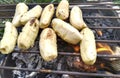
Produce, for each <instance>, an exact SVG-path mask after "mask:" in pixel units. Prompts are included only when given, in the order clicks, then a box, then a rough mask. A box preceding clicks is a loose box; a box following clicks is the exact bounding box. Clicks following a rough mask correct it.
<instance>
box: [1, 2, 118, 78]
mask: <svg viewBox="0 0 120 78" xmlns="http://www.w3.org/2000/svg"><path fill="white" fill-rule="evenodd" d="M47 4H48V3H45V4H40V5H41V6H42V7H44V6H45V5H47ZM28 5H29V7H30V8H32V7H33V6H34V5H36V4H28ZM74 5H77V6H80V7H81V5H92V6H93V7H90V8H89V7H81V9H82V10H83V14H84V16H83V17H84V20H85V21H86V22H87V24H88V25H89V27H90V28H91V29H93V31H94V30H96V29H106V30H108V29H115V30H117V32H119V29H120V26H119V22H118V20H119V19H120V17H118V16H117V15H115V16H105V15H103V16H101V15H100V16H87V15H89V14H87V12H88V11H89V12H90V10H92V11H93V13H94V12H96V11H98V12H99V10H102V11H103V10H104V11H111V12H113V11H115V10H120V9H112V8H111V7H107V6H106V3H79V4H78V3H73V4H71V5H70V8H71V7H73V6H74ZM107 5H113V6H114V5H120V4H113V3H108V4H107ZM55 6H57V3H55ZM94 6H99V7H96V8H94ZM100 6H102V8H101V7H100ZM14 11H15V5H13V4H11V5H0V19H1V20H2V21H4V20H5V19H6V18H7V19H8V18H10V19H12V18H13V15H14ZM90 14H91V13H90ZM93 15H94V14H93ZM92 19H95V21H98V20H99V19H101V20H103V19H104V20H107V19H111V20H112V19H113V20H114V21H117V22H116V24H114V25H113V24H111V25H108V26H109V27H101V26H100V25H94V26H91V24H90V22H89V21H91V20H92ZM3 28H4V25H1V27H0V29H1V30H2V29H3ZM1 38H2V35H1ZM119 39H120V38H117V39H109V38H108V40H105V39H103V40H101V39H96V42H103V43H120V40H119ZM60 41H61V40H60ZM58 42H59V40H58ZM58 45H59V44H58ZM63 45H64V43H63ZM65 46H70V45H69V44H67V43H65ZM59 47H61V46H59ZM65 50H66V51H67V52H66V51H65ZM59 51H60V52H59V56H73V57H75V56H79V53H74V52H72V51H74V50H73V49H71V48H68V47H64V49H63V50H61V49H60V50H59ZM19 52H20V50H15V51H13V53H18V54H19ZM24 53H25V54H39V51H38V49H36V50H32V51H30V50H28V52H23V54H24ZM11 57H12V56H11ZM98 57H102V58H113V57H114V58H120V56H118V55H100V54H98ZM60 58H62V57H60ZM49 64H50V63H49ZM13 66H15V65H8V66H4V64H3V66H0V69H7V70H8V69H10V70H20V71H31V72H39V73H53V74H70V75H78V76H79V75H82V76H93V77H95V76H98V77H120V75H119V74H105V73H104V74H101V73H88V72H78V71H67V70H56V69H49V66H48V68H47V69H29V68H16V67H13Z"/></svg>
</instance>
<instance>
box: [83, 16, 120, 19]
mask: <svg viewBox="0 0 120 78" xmlns="http://www.w3.org/2000/svg"><path fill="white" fill-rule="evenodd" d="M83 18H85V19H98V18H99V19H120V17H118V16H83Z"/></svg>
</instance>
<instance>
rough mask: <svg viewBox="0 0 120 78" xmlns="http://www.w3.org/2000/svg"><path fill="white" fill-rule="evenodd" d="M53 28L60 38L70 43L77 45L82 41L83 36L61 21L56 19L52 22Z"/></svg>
mask: <svg viewBox="0 0 120 78" xmlns="http://www.w3.org/2000/svg"><path fill="white" fill-rule="evenodd" d="M52 28H53V29H54V30H55V32H56V33H57V35H58V36H60V37H61V38H62V39H63V40H64V41H66V42H68V43H71V44H77V43H78V42H80V40H81V39H82V35H81V34H80V32H79V31H78V30H77V29H76V28H74V27H73V26H71V25H70V24H69V23H66V22H64V21H63V20H61V19H58V18H54V19H53V20H52Z"/></svg>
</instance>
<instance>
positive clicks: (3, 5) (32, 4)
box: [0, 2, 120, 7]
mask: <svg viewBox="0 0 120 78" xmlns="http://www.w3.org/2000/svg"><path fill="white" fill-rule="evenodd" d="M47 4H50V3H29V4H27V5H29V6H34V5H41V6H42V5H47ZM53 4H54V5H58V3H53ZM70 5H120V3H113V2H109V3H108V2H107V3H106V2H104V3H70ZM6 6H8V7H9V6H16V4H9V5H8V4H1V5H0V7H6Z"/></svg>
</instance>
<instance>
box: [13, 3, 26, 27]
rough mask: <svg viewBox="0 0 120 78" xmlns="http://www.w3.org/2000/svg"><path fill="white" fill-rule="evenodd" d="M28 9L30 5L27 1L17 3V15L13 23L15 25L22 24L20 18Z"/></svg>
mask: <svg viewBox="0 0 120 78" xmlns="http://www.w3.org/2000/svg"><path fill="white" fill-rule="evenodd" d="M27 11H28V6H27V5H26V4H25V3H18V4H17V5H16V10H15V15H14V17H13V20H12V24H13V25H14V26H15V27H19V26H20V25H21V23H20V19H21V17H22V15H23V14H24V13H26V12H27Z"/></svg>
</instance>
